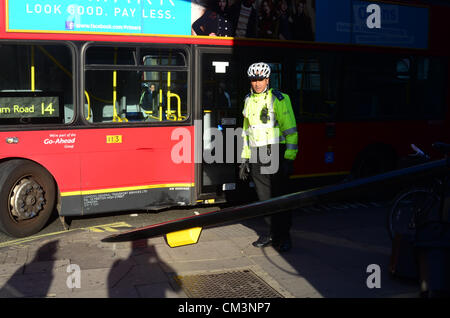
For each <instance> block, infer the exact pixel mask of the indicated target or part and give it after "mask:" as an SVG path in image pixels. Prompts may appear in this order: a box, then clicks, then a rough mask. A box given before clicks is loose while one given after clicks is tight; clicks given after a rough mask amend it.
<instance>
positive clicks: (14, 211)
mask: <svg viewBox="0 0 450 318" xmlns="http://www.w3.org/2000/svg"><path fill="white" fill-rule="evenodd" d="M55 197H56V186H55V181H54V180H53V177H52V176H51V175H50V174H49V173H48V172H47V170H45V169H44V168H42V167H41V166H40V165H38V164H36V163H34V162H31V161H28V160H11V161H7V162H3V163H1V164H0V230H1V231H2V232H4V233H5V234H7V235H9V236H12V237H25V236H29V235H33V234H35V233H37V232H39V231H40V230H41V229H42V228H43V227H44V226H45V224H46V223H47V221H48V219H49V217H50V215H51V213H52V212H53V209H54V207H55Z"/></svg>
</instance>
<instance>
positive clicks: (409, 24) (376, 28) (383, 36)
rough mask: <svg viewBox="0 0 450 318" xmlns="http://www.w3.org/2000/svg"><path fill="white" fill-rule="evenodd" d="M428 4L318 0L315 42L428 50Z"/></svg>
mask: <svg viewBox="0 0 450 318" xmlns="http://www.w3.org/2000/svg"><path fill="white" fill-rule="evenodd" d="M428 15H429V11H428V8H426V7H415V6H406V5H397V4H391V3H384V2H373V1H361V0H316V41H318V42H331V43H348V44H366V45H377V46H380V45H381V46H394V47H407V48H420V49H425V48H427V47H428V30H429V16H428Z"/></svg>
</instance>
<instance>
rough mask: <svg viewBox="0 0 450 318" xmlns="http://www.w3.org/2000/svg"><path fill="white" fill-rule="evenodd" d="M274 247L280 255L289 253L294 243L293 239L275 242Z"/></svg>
mask: <svg viewBox="0 0 450 318" xmlns="http://www.w3.org/2000/svg"><path fill="white" fill-rule="evenodd" d="M272 245H273V248H274V249H275V250H277V251H278V252H279V253H285V252H288V251H290V250H291V248H292V242H291V239H289V238H287V239H283V240H279V241H277V242H273V243H272Z"/></svg>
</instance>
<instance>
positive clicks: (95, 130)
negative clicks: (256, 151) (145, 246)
mask: <svg viewBox="0 0 450 318" xmlns="http://www.w3.org/2000/svg"><path fill="white" fill-rule="evenodd" d="M156 2H158V3H156ZM336 3H339V4H340V5H341V6H339V7H337V6H336ZM187 9H189V10H187ZM270 10H272V11H270ZM270 12H272V13H271V14H272V15H270ZM448 16H450V8H449V6H448V5H445V3H444V2H441V1H397V2H381V1H356V0H342V2H340V1H334V0H333V1H330V0H315V1H314V0H295V1H286V0H279V1H274V2H273V1H271V2H270V3H269V2H267V1H265V0H262V1H255V0H243V1H241V0H234V1H233V0H229V1H218V2H216V1H194V0H193V1H192V2H191V1H187V0H165V1H153V2H151V1H144V0H142V1H141V0H135V1H120V0H119V1H112V0H111V1H109V0H105V1H101V2H96V3H95V2H92V1H88V0H77V1H75V0H74V1H71V4H68V3H66V2H65V1H62V0H52V1H50V0H49V1H33V2H30V1H25V0H14V1H12V0H9V1H8V0H1V1H0V65H1V67H0V69H1V70H2V71H1V75H0V145H1V146H0V229H1V230H2V231H3V232H5V233H6V234H8V235H11V236H16V237H21V236H28V235H31V234H34V233H36V232H38V231H39V230H40V229H41V228H42V227H44V226H45V224H46V222H47V220H48V218H49V215H50V214H51V213H52V212H53V211H55V210H57V213H58V214H59V215H60V216H61V217H70V216H81V215H93V214H99V213H106V212H115V211H126V210H136V209H143V210H151V209H159V208H163V207H171V206H192V205H197V204H204V203H212V202H216V203H217V202H223V201H225V200H227V199H228V198H233V197H236V196H237V197H238V196H239V194H240V193H242V192H241V191H242V187H243V186H244V185H242V184H241V183H240V182H239V181H238V180H237V179H238V178H237V173H236V170H237V164H236V163H235V162H236V160H237V157H239V149H234V148H231V150H230V148H229V147H227V145H228V146H229V145H230V143H231V144H236V146H235V148H239V147H238V145H239V143H238V142H237V140H239V139H240V136H239V134H238V132H239V130H238V129H236V128H238V127H240V126H241V124H242V116H241V111H242V107H243V99H244V97H245V95H246V94H247V93H248V91H249V84H248V80H247V78H246V75H245V74H246V69H247V67H248V66H249V65H250V64H251V63H253V62H255V61H265V62H268V63H270V65H271V67H272V75H271V86H272V87H276V88H279V89H280V90H281V91H283V92H286V93H287V94H289V96H290V97H291V100H292V104H293V107H294V110H295V113H296V116H297V121H298V131H299V139H300V144H299V155H298V158H297V160H296V162H295V174H294V175H293V176H292V179H293V180H295V181H298V183H299V184H300V185H303V187H304V186H305V184H306V181H307V180H315V181H317V182H316V183H315V184H325V183H329V182H333V181H335V180H338V179H342V178H345V177H348V176H354V177H361V176H367V175H371V174H375V173H379V172H383V171H386V170H390V169H395V167H396V165H397V163H398V160H399V159H400V158H401V157H402V156H404V155H406V154H407V153H408V152H409V148H408V147H409V144H410V143H415V144H417V145H418V146H420V147H423V148H424V149H425V150H428V151H429V152H430V153H432V150H431V149H429V145H430V144H431V142H433V141H436V140H440V141H444V142H450V136H449V135H450V133H449V129H448V127H449V120H450V117H449V116H450V114H449V112H448V108H449V93H448V92H449V86H448V77H449V74H450V72H449V71H450V69H449V67H450V66H449V65H450V64H449V60H448V56H449V52H450V46H449V43H448V41H447V35H446V31H447V30H449V23H448V18H447V17H448ZM268 17H269V18H270V19H268ZM364 28H367V30H366V29H364ZM155 30H156V31H155ZM212 128H214V129H212ZM218 132H222V133H224V136H221V135H220V134H218ZM220 157H223V158H220ZM293 190H294V189H293Z"/></svg>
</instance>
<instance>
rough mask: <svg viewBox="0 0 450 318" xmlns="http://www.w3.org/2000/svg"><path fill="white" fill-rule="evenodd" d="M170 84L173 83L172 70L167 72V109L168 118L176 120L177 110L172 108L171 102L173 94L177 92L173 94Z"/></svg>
mask: <svg viewBox="0 0 450 318" xmlns="http://www.w3.org/2000/svg"><path fill="white" fill-rule="evenodd" d="M170 84H171V72H167V110H166V118H167V120H173V121H176V120H177V115H175V113H176V111H174V110H172V109H171V107H170V106H171V103H170V98H171V97H172V96H173V95H176V94H172V93H171V92H170Z"/></svg>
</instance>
